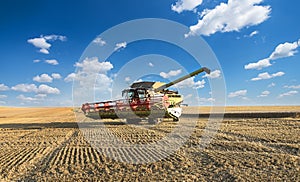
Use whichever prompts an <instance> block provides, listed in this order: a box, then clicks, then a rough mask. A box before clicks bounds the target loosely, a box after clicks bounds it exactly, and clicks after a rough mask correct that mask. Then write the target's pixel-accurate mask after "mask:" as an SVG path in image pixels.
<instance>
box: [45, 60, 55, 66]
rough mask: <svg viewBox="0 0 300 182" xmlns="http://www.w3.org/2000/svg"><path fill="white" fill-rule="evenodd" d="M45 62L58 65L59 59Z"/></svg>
mask: <svg viewBox="0 0 300 182" xmlns="http://www.w3.org/2000/svg"><path fill="white" fill-rule="evenodd" d="M45 63H48V64H51V65H58V61H57V60H56V59H48V60H45Z"/></svg>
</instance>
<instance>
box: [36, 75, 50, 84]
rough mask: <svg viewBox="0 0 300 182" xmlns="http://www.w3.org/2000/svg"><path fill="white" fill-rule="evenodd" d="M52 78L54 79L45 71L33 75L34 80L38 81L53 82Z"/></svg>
mask: <svg viewBox="0 0 300 182" xmlns="http://www.w3.org/2000/svg"><path fill="white" fill-rule="evenodd" d="M52 80H53V78H52V77H51V76H49V75H48V74H45V73H44V74H41V75H37V76H35V77H33V81H36V82H45V83H47V82H48V83H51V82H52Z"/></svg>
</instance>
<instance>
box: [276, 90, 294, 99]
mask: <svg viewBox="0 0 300 182" xmlns="http://www.w3.org/2000/svg"><path fill="white" fill-rule="evenodd" d="M295 94H298V91H297V90H292V91H289V92H285V93H283V94H280V95H279V96H278V97H279V98H282V97H285V96H293V95H295Z"/></svg>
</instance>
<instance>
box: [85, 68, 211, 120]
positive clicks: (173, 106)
mask: <svg viewBox="0 0 300 182" xmlns="http://www.w3.org/2000/svg"><path fill="white" fill-rule="evenodd" d="M202 72H206V73H207V74H209V73H210V70H209V69H208V68H206V67H203V68H200V69H198V70H196V71H194V72H192V73H190V74H188V75H185V76H183V77H181V78H178V79H177V80H174V81H172V82H169V83H162V82H145V81H143V82H135V83H133V84H132V85H131V86H130V88H128V89H125V90H123V91H122V96H123V99H119V100H112V101H104V102H94V103H85V104H82V107H81V110H82V111H83V112H84V114H85V115H86V116H87V117H92V118H101V119H108V118H109V119H117V118H124V119H126V120H127V122H128V123H136V122H138V121H140V120H141V119H148V122H149V123H155V122H156V121H157V119H159V118H164V117H167V118H173V121H178V120H179V117H180V116H181V112H182V108H181V107H180V104H181V103H182V102H183V98H182V95H180V94H178V92H177V91H173V90H168V89H167V88H169V87H171V86H172V85H175V84H177V83H179V82H181V81H183V80H186V79H188V78H190V77H193V76H195V75H198V74H199V73H202Z"/></svg>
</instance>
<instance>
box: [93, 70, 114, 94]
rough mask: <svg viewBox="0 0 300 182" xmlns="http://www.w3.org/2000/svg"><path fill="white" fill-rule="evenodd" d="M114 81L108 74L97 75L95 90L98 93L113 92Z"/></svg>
mask: <svg viewBox="0 0 300 182" xmlns="http://www.w3.org/2000/svg"><path fill="white" fill-rule="evenodd" d="M112 82H113V80H112V78H110V77H108V76H107V75H106V74H97V78H96V82H95V89H96V90H98V91H111V84H112Z"/></svg>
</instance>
